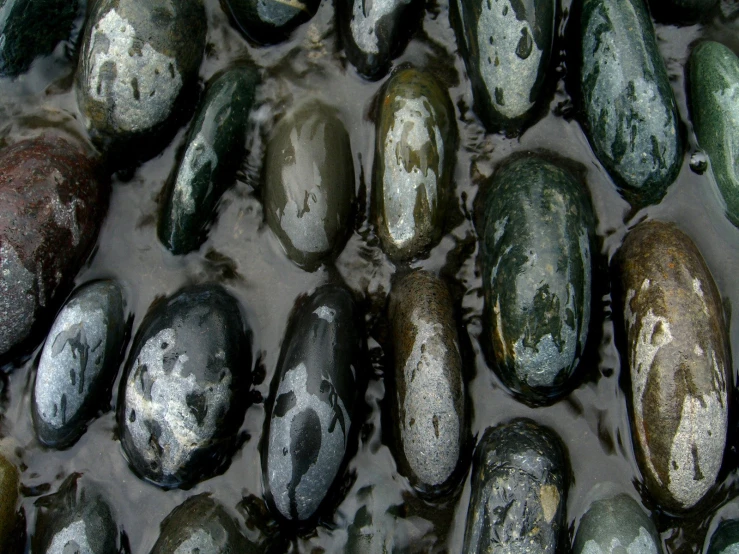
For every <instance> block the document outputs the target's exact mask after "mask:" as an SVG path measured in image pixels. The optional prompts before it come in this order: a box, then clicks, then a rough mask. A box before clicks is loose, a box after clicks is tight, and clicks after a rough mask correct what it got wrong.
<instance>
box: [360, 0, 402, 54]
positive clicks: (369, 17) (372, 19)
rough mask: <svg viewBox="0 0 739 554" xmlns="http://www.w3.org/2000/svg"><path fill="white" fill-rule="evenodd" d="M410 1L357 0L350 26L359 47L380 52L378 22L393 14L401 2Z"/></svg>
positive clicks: (374, 52)
mask: <svg viewBox="0 0 739 554" xmlns="http://www.w3.org/2000/svg"><path fill="white" fill-rule="evenodd" d="M409 3H410V0H355V1H354V9H353V11H352V20H351V23H350V24H349V26H350V28H351V32H352V37H353V38H354V42H355V43H356V45H357V46H358V47H359V49H360V50H361V51H362V52H366V53H368V54H379V53H380V48H379V46H378V42H377V35H375V29H376V27H377V23H378V22H379V21H380V19H382V18H383V17H385V16H386V15H389V14H391V13H392V12H393V10H394V9H395V8H396V6H398V5H399V4H409Z"/></svg>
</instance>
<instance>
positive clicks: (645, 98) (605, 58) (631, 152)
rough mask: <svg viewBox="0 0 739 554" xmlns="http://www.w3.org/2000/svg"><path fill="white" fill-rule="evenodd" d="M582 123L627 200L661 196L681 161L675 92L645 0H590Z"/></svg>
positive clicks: (584, 31)
mask: <svg viewBox="0 0 739 554" xmlns="http://www.w3.org/2000/svg"><path fill="white" fill-rule="evenodd" d="M580 92H581V96H582V109H583V111H584V115H585V118H584V124H585V125H584V126H585V129H586V131H587V134H588V138H589V139H590V144H591V145H592V147H593V150H594V151H595V154H596V155H597V156H598V159H599V160H600V162H601V163H602V164H603V166H604V167H605V168H606V169H607V170H608V172H609V173H610V175H611V177H612V178H613V180H614V181H615V182H616V185H618V186H619V187H620V188H621V189H622V190H621V192H622V194H624V196H625V197H626V199H627V200H629V202H631V203H633V204H637V205H641V204H651V203H655V202H658V201H659V200H661V199H662V197H663V196H664V194H665V191H666V190H667V187H668V186H669V185H670V184H671V183H672V182H673V181H674V180H675V178H676V177H677V174H678V172H679V171H680V167H681V164H682V162H683V141H682V138H681V136H680V128H679V124H678V121H679V118H678V114H677V105H676V103H675V95H674V94H673V92H672V87H671V86H670V82H669V79H668V76H667V70H666V69H665V63H664V60H663V59H662V56H661V55H660V52H659V49H658V48H657V39H656V37H655V34H654V27H652V20H651V19H650V17H649V14H648V13H647V9H646V6H645V5H644V2H643V0H584V2H583V9H582V66H581V68H580Z"/></svg>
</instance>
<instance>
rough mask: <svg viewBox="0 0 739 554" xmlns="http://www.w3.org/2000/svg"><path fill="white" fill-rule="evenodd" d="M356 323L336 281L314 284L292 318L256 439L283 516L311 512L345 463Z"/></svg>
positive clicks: (355, 386)
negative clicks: (264, 423)
mask: <svg viewBox="0 0 739 554" xmlns="http://www.w3.org/2000/svg"><path fill="white" fill-rule="evenodd" d="M360 322H361V320H360V318H359V315H358V313H357V309H356V307H355V305H354V301H353V299H352V297H351V294H350V293H349V292H348V291H347V290H346V289H344V288H343V287H340V286H337V285H326V286H323V287H321V288H319V289H318V290H316V292H314V293H313V294H312V295H311V296H310V297H309V298H308V299H307V300H305V302H304V303H303V304H302V305H301V306H300V307H299V308H298V310H297V311H296V312H295V314H294V315H293V317H292V318H291V321H290V325H289V327H288V330H287V332H286V334H285V339H284V342H283V347H282V352H281V353H280V361H279V365H278V367H277V371H276V373H275V377H274V378H275V379H276V386H275V384H273V394H272V401H271V413H270V415H269V416H268V418H267V422H268V425H269V426H268V428H267V429H266V432H265V437H266V440H265V442H264V444H263V445H262V467H263V468H264V481H265V483H266V484H267V486H268V489H269V494H268V499H269V501H270V504H271V505H272V506H273V507H274V508H276V510H277V512H278V513H280V514H281V515H282V516H283V517H284V518H286V519H289V520H293V521H305V520H307V519H309V518H311V517H312V516H313V515H314V514H315V513H316V511H317V510H318V507H319V505H320V504H321V502H322V501H323V500H324V498H325V497H326V496H327V495H328V493H329V489H331V487H332V484H333V482H334V480H335V479H336V478H337V476H338V475H339V473H340V470H341V468H342V465H343V463H344V457H345V454H346V450H347V445H348V443H349V440H350V433H351V427H352V419H353V417H354V412H355V408H356V405H357V401H358V400H359V399H361V398H362V395H361V391H360V390H359V385H360V383H361V381H362V376H361V375H358V374H357V372H358V371H360V367H359V366H358V365H357V362H358V356H359V353H360V340H361V339H360V334H359V332H360V331H359V329H360V328H361V326H360Z"/></svg>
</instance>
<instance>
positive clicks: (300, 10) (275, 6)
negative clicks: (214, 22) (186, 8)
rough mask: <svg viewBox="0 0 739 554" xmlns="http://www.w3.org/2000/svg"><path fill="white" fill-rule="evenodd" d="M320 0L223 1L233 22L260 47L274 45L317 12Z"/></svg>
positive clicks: (223, 6)
mask: <svg viewBox="0 0 739 554" xmlns="http://www.w3.org/2000/svg"><path fill="white" fill-rule="evenodd" d="M320 3H321V2H320V0H290V1H285V0H221V7H222V8H223V11H225V12H226V13H227V14H228V15H229V17H230V19H231V23H232V24H233V25H234V27H236V28H237V29H238V30H239V31H241V33H242V34H243V35H244V36H245V37H246V38H248V39H250V40H251V41H253V42H255V43H257V44H275V43H277V42H281V41H283V40H285V39H286V38H288V37H289V36H290V33H291V32H292V31H293V30H294V29H295V28H296V27H298V26H299V25H301V24H302V23H305V22H306V21H308V20H309V19H310V18H312V17H313V16H314V15H316V12H317V11H318V6H319V5H320Z"/></svg>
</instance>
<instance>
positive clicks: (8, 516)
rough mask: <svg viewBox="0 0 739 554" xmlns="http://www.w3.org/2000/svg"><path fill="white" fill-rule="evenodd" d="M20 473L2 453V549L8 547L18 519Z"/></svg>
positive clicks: (0, 516)
mask: <svg viewBox="0 0 739 554" xmlns="http://www.w3.org/2000/svg"><path fill="white" fill-rule="evenodd" d="M19 488H20V474H19V473H18V469H17V468H16V467H15V465H13V464H12V463H10V462H9V461H8V459H7V458H5V456H3V455H2V454H0V550H3V551H4V549H5V548H7V547H8V544H9V543H10V540H11V537H12V534H13V531H14V530H15V527H16V523H17V521H18V515H17V514H18V501H19V500H20V495H19Z"/></svg>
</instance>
